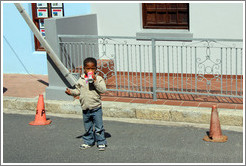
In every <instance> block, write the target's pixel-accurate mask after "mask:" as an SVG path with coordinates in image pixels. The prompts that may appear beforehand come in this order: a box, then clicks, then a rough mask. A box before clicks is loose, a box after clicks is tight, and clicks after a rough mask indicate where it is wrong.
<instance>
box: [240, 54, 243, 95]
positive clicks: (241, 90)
mask: <svg viewBox="0 0 246 166" xmlns="http://www.w3.org/2000/svg"><path fill="white" fill-rule="evenodd" d="M240 50H241V87H240V94H241V95H243V53H242V49H240Z"/></svg>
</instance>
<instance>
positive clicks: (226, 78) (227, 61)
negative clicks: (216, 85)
mask: <svg viewBox="0 0 246 166" xmlns="http://www.w3.org/2000/svg"><path fill="white" fill-rule="evenodd" d="M227 63H228V61H227V48H226V94H227Z"/></svg>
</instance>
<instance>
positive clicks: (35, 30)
mask: <svg viewBox="0 0 246 166" xmlns="http://www.w3.org/2000/svg"><path fill="white" fill-rule="evenodd" d="M14 4H15V6H16V8H17V9H18V11H19V12H20V14H21V15H22V17H23V18H24V20H25V21H26V23H27V25H28V26H29V28H30V29H31V30H32V32H33V33H34V35H35V36H36V38H37V39H38V41H39V42H40V43H41V44H42V46H43V47H44V49H45V50H46V52H47V55H48V56H49V57H50V58H51V59H52V60H53V62H54V63H55V65H56V66H57V68H58V69H59V70H60V72H61V73H62V74H63V75H64V77H65V78H66V79H67V81H68V82H69V83H70V84H71V86H73V85H75V83H76V79H75V78H74V76H73V75H72V74H71V73H70V72H69V71H68V69H67V68H66V67H65V66H64V65H63V64H62V62H61V61H60V59H59V58H58V57H57V55H56V53H55V52H54V51H53V49H52V48H51V47H50V45H49V43H48V42H47V41H46V40H45V39H44V37H43V36H42V34H41V33H40V32H39V30H38V28H37V27H36V26H35V24H34V23H33V21H32V20H31V18H30V17H29V15H28V14H27V12H26V11H25V9H24V8H23V6H22V5H21V4H20V3H14Z"/></svg>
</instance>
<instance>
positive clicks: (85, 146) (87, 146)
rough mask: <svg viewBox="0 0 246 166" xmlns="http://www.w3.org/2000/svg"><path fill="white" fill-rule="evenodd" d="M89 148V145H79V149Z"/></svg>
mask: <svg viewBox="0 0 246 166" xmlns="http://www.w3.org/2000/svg"><path fill="white" fill-rule="evenodd" d="M90 147H92V146H91V145H87V144H82V145H80V147H79V148H80V149H87V148H90Z"/></svg>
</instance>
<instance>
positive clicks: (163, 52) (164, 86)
mask: <svg viewBox="0 0 246 166" xmlns="http://www.w3.org/2000/svg"><path fill="white" fill-rule="evenodd" d="M162 55H163V64H164V65H163V75H164V79H163V80H164V85H163V88H164V90H165V91H166V84H165V79H166V76H165V75H166V70H165V68H166V65H165V46H162Z"/></svg>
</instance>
